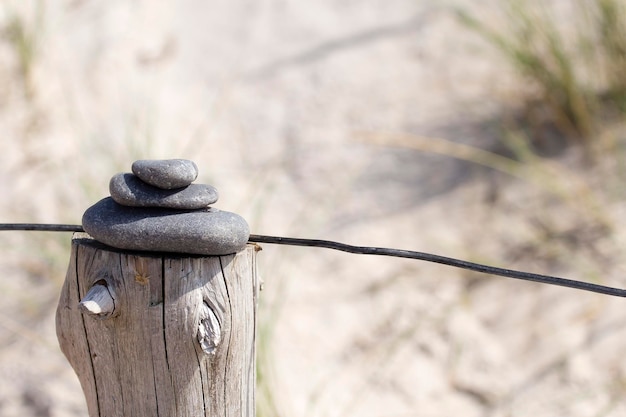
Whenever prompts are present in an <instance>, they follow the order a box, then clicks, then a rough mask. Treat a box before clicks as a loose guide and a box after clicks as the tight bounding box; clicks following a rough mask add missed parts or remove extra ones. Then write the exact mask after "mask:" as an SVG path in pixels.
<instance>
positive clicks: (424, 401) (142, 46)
mask: <svg viewBox="0 0 626 417" xmlns="http://www.w3.org/2000/svg"><path fill="white" fill-rule="evenodd" d="M474 3H475V2H471V1H467V0H458V1H456V2H452V1H449V2H444V1H441V2H438V1H420V0H384V1H383V0H366V1H353V0H342V1H339V0H317V1H309V2H307V1H302V0H258V1H247V0H229V1H225V0H212V1H198V0H181V1H176V2H174V1H162V2H154V1H145V0H144V1H141V0H136V1H132V2H131V1H119V0H111V1H107V2H102V1H94V0H64V1H61V0H51V1H36V0H3V1H2V2H0V140H1V141H2V148H1V149H2V152H0V193H1V195H2V200H1V203H0V221H1V222H42V223H79V222H80V219H81V216H82V213H83V211H84V210H85V209H86V208H87V207H88V206H89V205H91V204H93V203H94V202H95V201H97V200H99V199H100V198H102V197H104V196H106V195H107V194H108V181H109V179H110V177H111V176H112V175H113V174H115V173H117V172H121V171H129V169H130V164H131V163H132V161H134V160H136V159H143V158H174V157H180V158H188V159H192V160H193V161H195V162H196V163H197V165H198V166H199V168H200V176H199V179H198V181H199V182H202V183H209V184H213V185H214V186H216V187H217V188H218V190H219V191H220V196H221V197H220V200H219V202H218V203H217V204H216V207H218V208H222V209H225V210H229V211H235V212H237V213H239V214H241V215H243V216H244V217H245V218H246V219H247V220H248V222H249V223H250V226H251V229H252V231H253V233H257V234H269V235H282V236H293V237H307V238H319V239H331V240H339V241H342V242H346V243H351V244H357V245H372V246H383V247H394V248H403V249H413V250H420V251H427V252H434V253H438V254H442V255H447V256H453V257H459V258H463V259H467V260H474V261H479V262H485V263H489V264H493V265H500V266H507V267H511V268H517V269H524V270H529V271H534V272H543V273H548V274H556V275H560V276H566V277H570V278H575V279H584V280H589V281H594V282H599V283H604V284H607V285H614V286H622V287H625V286H626V279H625V277H626V275H625V271H626V264H625V262H624V260H623V257H622V254H623V248H624V247H625V242H624V240H625V239H626V232H625V231H626V204H625V200H624V196H625V193H624V191H625V189H624V178H623V176H624V166H625V165H624V162H626V159H624V153H623V143H624V140H623V139H625V137H624V135H623V131H622V133H614V132H611V133H610V134H607V135H610V137H611V139H612V140H613V142H611V143H618V144H621V146H616V147H614V148H611V150H610V152H609V151H607V152H605V153H604V154H603V158H601V160H600V162H598V163H594V164H589V163H588V162H586V161H585V160H584V158H582V157H581V152H580V150H579V149H577V148H576V147H569V148H567V149H561V151H560V152H552V153H551V154H550V158H548V159H543V158H538V157H537V159H534V158H530V159H528V160H526V161H523V162H522V164H527V165H528V170H527V171H524V172H527V174H528V175H527V176H525V177H524V178H521V179H520V178H516V177H513V176H510V175H507V174H504V173H502V172H498V171H497V170H493V169H488V168H485V167H483V166H480V165H478V164H475V163H471V162H468V161H462V160H459V159H455V158H452V157H450V156H449V155H441V152H434V151H436V150H437V149H440V147H438V146H437V144H441V143H447V142H441V141H440V139H438V138H443V139H446V140H449V141H451V142H452V143H460V144H465V145H472V146H476V147H480V148H482V149H486V150H491V151H496V152H502V151H503V147H502V145H501V141H500V140H499V139H500V138H501V136H502V130H501V126H500V124H499V122H498V121H497V120H498V117H499V115H500V114H501V113H502V111H503V109H504V108H507V109H510V108H515V106H516V105H517V104H518V98H517V94H518V93H519V91H520V90H521V89H523V88H524V87H525V86H524V84H523V83H520V82H519V80H517V79H516V78H515V76H514V74H513V73H512V71H511V69H510V68H509V67H508V66H507V65H506V63H504V62H503V61H500V60H499V57H498V55H497V54H496V53H495V51H493V50H492V49H491V48H490V47H489V46H488V45H486V44H485V43H484V41H482V40H481V39H480V38H478V37H477V36H476V35H475V34H473V33H471V32H469V31H468V30H467V29H466V28H464V27H463V26H462V25H460V24H459V23H458V21H457V20H456V18H455V16H454V12H453V8H454V7H457V6H458V7H463V8H466V9H468V10H473V11H476V12H478V13H487V14H488V13H489V3H487V2H485V3H483V2H481V3H480V6H477V5H476V4H474ZM479 7H480V8H481V9H478V8H479ZM16 34H17V35H16ZM20 34H22V35H20ZM620 134H621V136H619V135H620ZM615 138H617V139H619V140H621V142H620V141H617V142H616V141H615ZM444 154H445V152H444ZM70 239H71V235H70V234H60V233H41V232H28V233H27V232H1V234H0V248H1V251H2V256H0V268H1V270H2V272H3V274H2V275H3V276H2V278H0V416H1V417H13V416H41V417H44V416H54V417H70V416H85V415H86V407H85V405H84V400H83V397H82V393H81V391H80V386H79V384H78V380H77V378H76V377H75V375H74V374H73V371H72V370H71V368H70V366H69V365H68V364H67V362H66V361H65V358H64V357H63V356H62V354H61V352H60V351H59V349H58V347H57V342H56V337H55V331H54V310H55V307H56V302H57V298H58V292H59V289H60V285H61V283H62V281H63V279H64V276H65V271H66V268H67V262H68V260H69V242H70ZM259 255H260V268H261V270H260V273H261V275H262V276H263V279H264V280H265V289H264V291H263V292H262V300H261V307H260V308H261V310H260V322H259V330H260V332H261V333H260V334H261V337H260V341H259V348H258V349H259V366H260V368H259V369H260V380H259V388H258V397H259V412H258V414H259V416H283V417H291V416H294V417H295V416H298V417H335V416H337V417H339V416H341V417H347V416H360V417H383V416H385V417H392V416H397V417H400V416H420V417H425V416H453V415H461V416H464V417H472V416H492V417H496V416H503V417H504V416H519V417H522V416H533V417H541V416H552V417H554V416H572V417H577V416H580V417H583V416H624V415H626V405H625V402H624V398H626V395H625V394H626V361H624V360H623V357H622V354H623V352H624V351H625V349H626V305H625V304H624V301H623V300H620V299H612V298H610V297H607V296H601V295H594V294H587V293H583V292H579V291H574V290H569V289H563V288H554V287H549V286H542V285H538V284H532V283H525V282H516V281H511V280H505V279H501V278H493V277H485V276H480V275H478V274H474V273H469V272H462V271H457V270H453V269H451V268H447V267H442V266H437V265H429V264H425V263H422V262H417V261H408V260H401V259H394V258H389V259H385V258H375V257H366V256H359V255H349V254H343V253H339V252H334V251H329V250H325V249H315V248H289V247H279V246H271V245H263V251H262V252H261V253H260V254H259Z"/></svg>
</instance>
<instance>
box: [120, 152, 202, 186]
mask: <svg viewBox="0 0 626 417" xmlns="http://www.w3.org/2000/svg"><path fill="white" fill-rule="evenodd" d="M131 169H132V171H133V174H135V175H136V176H137V177H139V178H140V179H141V180H142V181H143V182H145V183H147V184H150V185H153V186H155V187H158V188H161V189H163V190H173V189H175V188H182V187H186V186H188V185H189V184H191V183H192V182H194V181H195V179H196V178H197V177H198V167H197V166H196V164H195V163H194V162H193V161H190V160H188V159H160V160H156V159H154V160H153V159H140V160H138V161H135V162H133V165H132V167H131Z"/></svg>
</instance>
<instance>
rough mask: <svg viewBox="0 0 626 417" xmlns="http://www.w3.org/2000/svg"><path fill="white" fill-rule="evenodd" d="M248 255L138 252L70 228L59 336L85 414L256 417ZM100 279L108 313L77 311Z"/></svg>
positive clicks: (253, 299) (252, 281)
mask: <svg viewBox="0 0 626 417" xmlns="http://www.w3.org/2000/svg"><path fill="white" fill-rule="evenodd" d="M255 257H256V251H255V247H254V246H253V245H249V246H248V247H246V248H245V249H244V250H242V251H240V252H239V253H237V254H234V255H229V256H219V257H206V256H204V257H198V256H189V257H185V256H176V255H173V254H157V255H155V254H144V253H141V254H139V253H136V252H124V251H117V250H114V249H111V248H107V247H104V246H103V245H101V244H98V243H97V242H95V241H93V240H92V239H90V238H89V237H88V236H87V235H85V234H76V235H75V237H74V239H73V240H72V254H71V259H70V264H69V268H68V272H67V276H66V280H65V283H64V286H63V289H62V293H61V297H60V300H59V305H58V309H57V316H56V320H57V336H58V339H59V344H60V346H61V350H62V351H63V353H64V354H65V356H66V357H67V359H68V361H69V362H70V364H71V365H72V367H73V368H74V370H75V372H76V374H77V375H78V378H79V380H80V383H81V386H82V388H83V392H84V394H85V397H86V400H87V406H88V410H89V416H90V417H120V416H128V417H130V416H133V417H148V416H150V417H154V416H157V417H165V416H167V417H170V416H172V417H173V416H176V417H182V416H189V417H192V416H193V417H198V416H247V417H252V416H254V413H255V407H254V384H255V327H256V326H255V319H256V317H255V316H256V303H257V294H258V280H257V274H256V260H255ZM103 283H106V285H107V286H108V288H110V289H111V290H112V291H111V293H112V294H114V303H115V309H114V312H113V314H112V315H111V316H110V317H107V318H99V317H98V316H94V315H90V314H87V313H83V311H82V310H81V309H80V308H79V302H80V300H81V299H82V298H83V297H84V296H85V295H86V294H87V292H88V291H89V289H90V288H91V287H92V286H94V285H95V284H99V285H102V284H103ZM207 308H208V309H210V314H208V312H207ZM216 325H218V326H219V328H215V327H214V326H216ZM202 326H204V327H203V330H202V331H203V332H205V334H208V335H210V336H211V337H212V339H211V341H213V342H216V343H217V346H213V345H211V346H213V348H212V350H211V349H209V351H205V350H203V349H202V346H201V344H200V341H199V338H198V335H199V333H200V334H201V335H202V334H203V333H202V332H199V330H200V328H201V327H202ZM207 326H208V327H207ZM216 335H218V336H219V337H216ZM205 347H206V346H205Z"/></svg>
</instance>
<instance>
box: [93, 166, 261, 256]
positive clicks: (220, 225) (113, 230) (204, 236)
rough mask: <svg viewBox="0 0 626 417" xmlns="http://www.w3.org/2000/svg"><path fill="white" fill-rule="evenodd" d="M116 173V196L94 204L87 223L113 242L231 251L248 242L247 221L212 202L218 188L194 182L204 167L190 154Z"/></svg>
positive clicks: (195, 251) (156, 247)
mask: <svg viewBox="0 0 626 417" xmlns="http://www.w3.org/2000/svg"><path fill="white" fill-rule="evenodd" d="M131 170H132V173H120V174H116V175H114V176H113V178H111V182H110V184H109V191H110V193H111V197H107V198H104V199H102V200H100V201H99V202H97V203H96V204H94V205H93V206H91V207H89V208H88V209H87V211H85V214H84V215H83V229H85V231H86V232H87V233H89V234H90V235H91V236H92V237H93V238H94V239H96V240H98V241H100V242H102V243H104V244H107V245H109V246H112V247H115V248H119V249H128V250H139V251H157V252H179V253H188V254H198V255H226V254H230V253H235V252H238V251H239V250H241V249H243V247H244V246H245V245H246V243H247V242H248V237H249V236H250V230H249V227H248V224H247V223H246V221H245V220H244V219H243V218H242V217H241V216H239V215H237V214H235V213H230V212H228V211H222V210H218V209H216V208H213V207H210V205H211V204H214V203H215V202H216V201H217V199H218V194H217V190H216V189H215V188H214V187H212V186H210V185H205V184H192V182H193V181H195V179H196V178H197V176H198V168H197V166H196V164H194V163H193V162H192V161H189V160H186V159H167V160H139V161H135V162H134V163H133V164H132V169H131Z"/></svg>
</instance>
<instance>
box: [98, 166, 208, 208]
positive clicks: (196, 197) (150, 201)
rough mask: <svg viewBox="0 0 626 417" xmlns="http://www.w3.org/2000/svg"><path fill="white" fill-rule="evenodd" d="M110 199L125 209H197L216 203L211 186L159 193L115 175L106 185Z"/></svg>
mask: <svg viewBox="0 0 626 417" xmlns="http://www.w3.org/2000/svg"><path fill="white" fill-rule="evenodd" d="M109 191H110V192H111V197H113V199H114V200H115V201H116V202H117V203H119V204H121V205H123V206H128V207H161V208H172V209H180V210H195V209H201V208H205V207H207V206H209V205H210V204H213V203H215V202H216V201H217V198H218V195H217V190H216V189H215V187H212V186H210V185H205V184H191V185H188V186H187V187H185V188H177V189H174V190H163V189H161V188H157V187H153V186H151V185H148V184H146V183H145V182H143V181H142V180H140V179H139V178H138V177H136V176H135V175H133V174H130V173H127V174H116V175H114V176H113V178H111V182H110V183H109Z"/></svg>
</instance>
